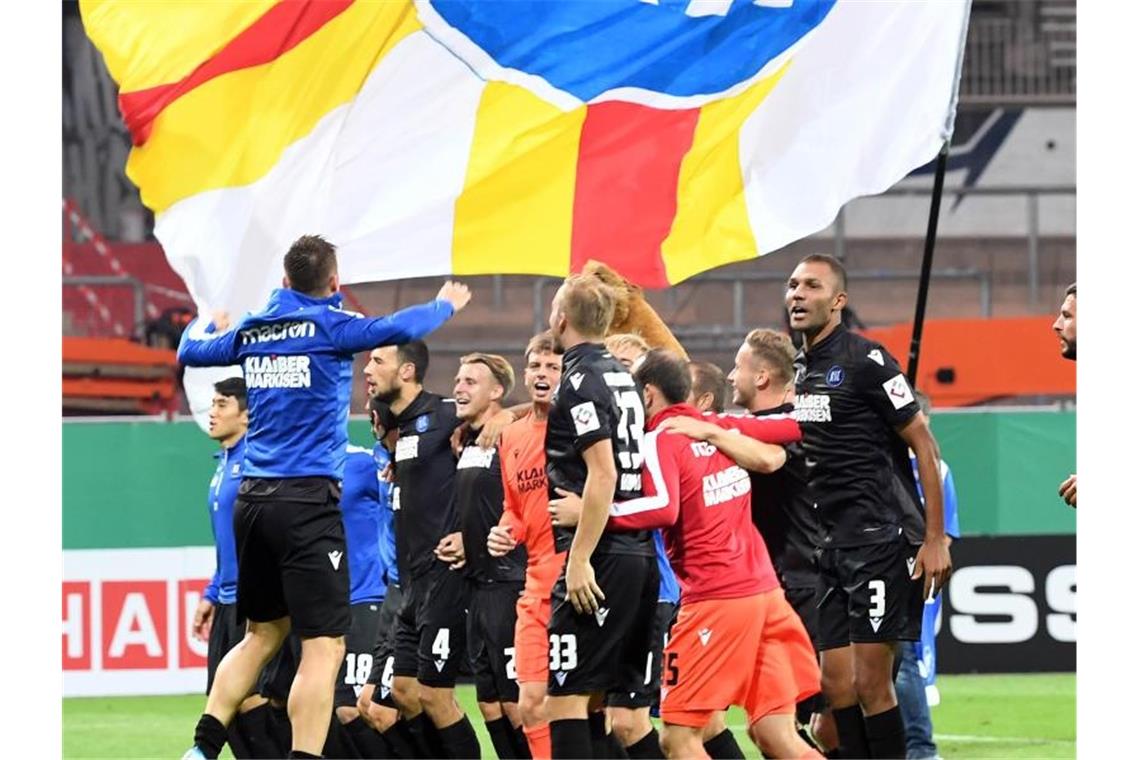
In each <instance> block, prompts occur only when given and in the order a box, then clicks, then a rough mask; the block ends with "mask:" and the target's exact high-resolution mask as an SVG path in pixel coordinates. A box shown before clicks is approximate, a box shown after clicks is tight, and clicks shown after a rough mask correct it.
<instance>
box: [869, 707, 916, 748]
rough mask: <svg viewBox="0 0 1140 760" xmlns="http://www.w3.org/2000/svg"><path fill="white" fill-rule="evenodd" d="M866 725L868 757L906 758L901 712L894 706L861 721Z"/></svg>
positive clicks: (904, 728) (904, 733)
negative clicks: (869, 750) (869, 749)
mask: <svg viewBox="0 0 1140 760" xmlns="http://www.w3.org/2000/svg"><path fill="white" fill-rule="evenodd" d="M863 720H864V722H865V723H866V724H867V746H869V747H870V748H871V754H870V757H875V758H878V757H906V727H905V726H904V725H903V719H902V711H901V710H899V706H898V705H895V706H894V707H892V708H891V709H889V710H886V711H884V712H881V713H876V714H874V715H868V716H867V717H866V718H864V719H863Z"/></svg>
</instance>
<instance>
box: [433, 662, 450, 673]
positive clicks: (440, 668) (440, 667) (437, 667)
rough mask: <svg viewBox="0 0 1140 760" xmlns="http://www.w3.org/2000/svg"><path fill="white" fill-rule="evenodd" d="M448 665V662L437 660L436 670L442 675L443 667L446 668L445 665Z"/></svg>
mask: <svg viewBox="0 0 1140 760" xmlns="http://www.w3.org/2000/svg"><path fill="white" fill-rule="evenodd" d="M446 664H447V660H436V661H435V669H436V671H437V672H439V673H442V672H443V666H444V665H446Z"/></svg>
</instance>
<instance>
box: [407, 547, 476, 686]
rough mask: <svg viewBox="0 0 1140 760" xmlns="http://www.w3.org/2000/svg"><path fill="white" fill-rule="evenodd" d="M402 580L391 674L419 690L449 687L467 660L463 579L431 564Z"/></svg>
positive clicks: (453, 683)
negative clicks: (420, 686)
mask: <svg viewBox="0 0 1140 760" xmlns="http://www.w3.org/2000/svg"><path fill="white" fill-rule="evenodd" d="M402 582H403V587H404V603H403V604H402V605H401V606H400V611H399V612H398V613H397V615H396V650H395V662H394V664H393V667H392V673H393V675H395V676H403V677H409V678H415V679H416V680H417V681H419V682H420V683H421V684H423V685H424V686H431V687H433V688H442V689H449V688H452V687H454V686H455V677H456V676H457V675H458V674H459V667H460V663H461V662H462V661H463V660H465V659H466V658H467V580H466V579H465V578H464V577H463V573H462V572H460V571H458V570H451V569H449V568H448V566H447V565H445V564H444V563H443V562H439V561H435V562H432V564H431V566H430V568H429V569H428V570H427V572H425V573H424V574H423V575H420V576H417V577H415V578H407V579H402Z"/></svg>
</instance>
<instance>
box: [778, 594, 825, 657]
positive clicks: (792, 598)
mask: <svg viewBox="0 0 1140 760" xmlns="http://www.w3.org/2000/svg"><path fill="white" fill-rule="evenodd" d="M818 591H819V590H818V589H817V588H816V587H815V586H810V587H803V586H796V587H793V588H786V589H784V596H785V597H786V598H787V600H788V604H790V605H792V609H793V610H795V611H796V614H797V615H799V617H800V621H802V622H803V624H804V629H805V630H807V634H808V636H809V637H810V638H811V640H812V643H815V639H816V631H818V630H819V607H817V606H816V604H817V603H818V601H819V597H818V596H817V594H818Z"/></svg>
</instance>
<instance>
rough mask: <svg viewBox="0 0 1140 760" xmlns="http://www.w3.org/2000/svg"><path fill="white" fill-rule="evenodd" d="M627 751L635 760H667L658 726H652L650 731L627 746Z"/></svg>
mask: <svg viewBox="0 0 1140 760" xmlns="http://www.w3.org/2000/svg"><path fill="white" fill-rule="evenodd" d="M625 751H626V754H628V755H629V756H630V757H631V758H633V760H665V753H664V752H662V751H661V739H660V737H658V736H657V729H656V728H650V729H649V733H647V734H646V735H645V736H643V737H641V738H640V739H638V740H637V741H635V742H634V743H633V744H631V745H629V746H628V747H626V748H625Z"/></svg>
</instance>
